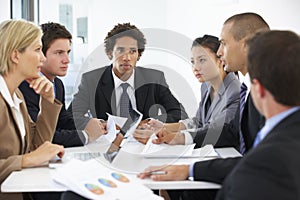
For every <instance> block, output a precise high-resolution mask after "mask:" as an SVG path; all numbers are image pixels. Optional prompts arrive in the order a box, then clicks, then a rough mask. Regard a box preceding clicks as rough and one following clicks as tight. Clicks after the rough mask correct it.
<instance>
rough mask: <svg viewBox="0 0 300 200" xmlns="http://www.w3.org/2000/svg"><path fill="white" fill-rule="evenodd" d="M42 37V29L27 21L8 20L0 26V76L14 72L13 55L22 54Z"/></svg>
mask: <svg viewBox="0 0 300 200" xmlns="http://www.w3.org/2000/svg"><path fill="white" fill-rule="evenodd" d="M41 36H42V31H41V29H40V27H38V26H37V25H35V24H33V23H32V22H29V21H25V20H14V19H12V20H6V21H4V22H2V23H1V24H0V44H1V45H0V74H2V75H6V74H7V73H8V72H9V71H10V70H12V66H13V63H12V61H11V58H10V56H11V54H12V52H13V51H14V50H17V51H19V52H20V53H22V52H24V51H25V49H26V48H27V47H28V46H30V45H31V44H32V43H33V42H34V41H35V40H36V39H37V38H39V37H41Z"/></svg>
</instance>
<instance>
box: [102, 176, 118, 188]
mask: <svg viewBox="0 0 300 200" xmlns="http://www.w3.org/2000/svg"><path fill="white" fill-rule="evenodd" d="M98 181H99V183H101V184H102V185H105V186H106V187H111V188H116V187H117V185H116V184H115V183H114V182H112V181H110V180H107V179H104V178H99V179H98Z"/></svg>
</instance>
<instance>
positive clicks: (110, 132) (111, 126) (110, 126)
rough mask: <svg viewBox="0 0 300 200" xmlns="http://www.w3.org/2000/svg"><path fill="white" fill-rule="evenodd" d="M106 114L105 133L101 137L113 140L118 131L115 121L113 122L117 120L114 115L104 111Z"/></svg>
mask: <svg viewBox="0 0 300 200" xmlns="http://www.w3.org/2000/svg"><path fill="white" fill-rule="evenodd" d="M106 114H107V115H108V119H107V124H106V128H107V134H106V135H103V137H104V138H105V139H106V140H107V141H109V142H113V141H114V140H115V139H116V136H117V133H118V130H117V129H116V122H115V121H118V120H117V119H116V116H113V115H110V114H109V113H106ZM125 121H126V118H125ZM124 123H125V122H124Z"/></svg>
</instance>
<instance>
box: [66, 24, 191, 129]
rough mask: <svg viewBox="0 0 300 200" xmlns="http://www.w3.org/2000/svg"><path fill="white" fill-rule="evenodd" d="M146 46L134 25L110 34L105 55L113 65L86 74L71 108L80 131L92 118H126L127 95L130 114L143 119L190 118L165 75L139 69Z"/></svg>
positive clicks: (112, 31)
mask: <svg viewBox="0 0 300 200" xmlns="http://www.w3.org/2000/svg"><path fill="white" fill-rule="evenodd" d="M145 44H146V40H145V38H144V35H143V33H142V32H141V31H140V30H139V29H138V28H137V27H136V26H134V25H131V24H130V23H124V24H118V25H116V26H115V27H114V28H113V29H112V30H111V31H110V32H109V33H108V34H107V36H106V38H105V52H106V54H107V56H108V57H109V59H110V60H111V61H112V64H111V65H109V66H105V67H102V68H99V69H96V70H93V71H90V72H87V73H84V74H83V75H82V78H81V84H80V86H79V90H78V93H77V94H75V95H74V99H73V102H72V104H71V106H70V107H69V109H70V110H72V112H73V115H74V116H75V122H76V126H77V127H78V128H84V127H85V125H86V123H87V122H88V121H89V120H90V118H91V117H96V118H98V119H103V120H107V118H108V116H107V114H106V113H109V114H112V115H117V116H123V111H122V110H123V109H122V108H123V105H124V104H123V103H124V99H123V95H126V96H127V97H126V98H127V104H128V105H129V106H128V105H127V110H133V109H136V110H138V111H139V112H141V113H142V114H143V119H146V118H149V117H153V118H158V119H160V120H162V121H165V122H177V121H178V120H180V119H185V118H187V117H188V116H187V114H186V112H185V110H184V108H183V106H182V105H181V104H180V103H179V102H178V101H177V99H176V98H175V97H174V96H173V95H172V93H171V91H170V89H169V87H168V85H167V83H166V80H165V77H164V74H163V72H161V71H158V70H154V69H148V68H143V67H137V66H136V63H137V61H138V60H139V59H140V57H141V56H142V53H143V52H144V49H145ZM123 85H126V88H125V89H123ZM160 112H161V114H159V113H160ZM87 114H88V115H89V116H90V117H87ZM124 117H127V116H124ZM130 117H131V115H130V116H129V118H130Z"/></svg>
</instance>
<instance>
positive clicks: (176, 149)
mask: <svg viewBox="0 0 300 200" xmlns="http://www.w3.org/2000/svg"><path fill="white" fill-rule="evenodd" d="M155 138H156V135H155V134H153V135H152V136H151V137H150V138H149V140H148V142H147V144H146V145H145V147H144V149H143V151H142V152H141V154H142V155H143V156H144V157H145V158H164V157H166V158H172V157H174V158H175V157H176V158H200V157H218V154H217V153H216V151H215V150H214V147H213V146H212V145H206V146H204V147H202V148H198V149H194V147H195V145H196V144H190V145H169V144H165V143H162V144H153V143H152V140H153V139H155Z"/></svg>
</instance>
